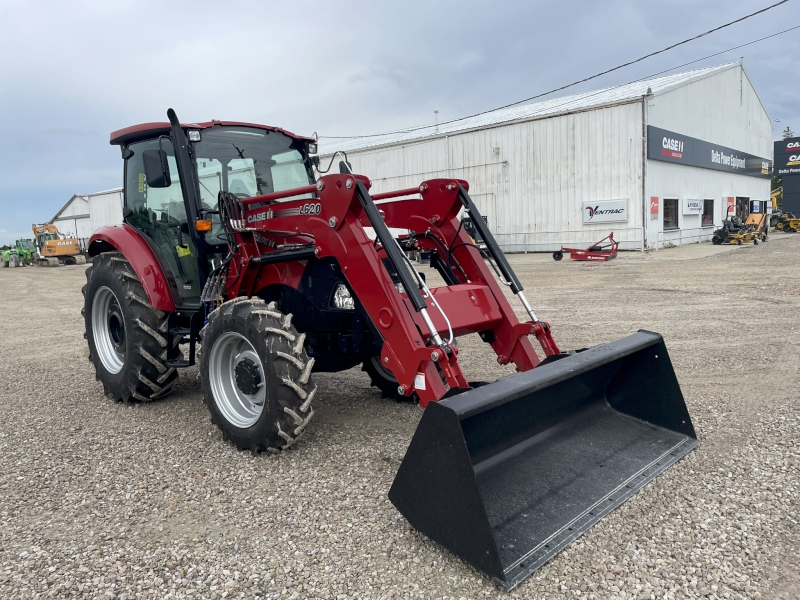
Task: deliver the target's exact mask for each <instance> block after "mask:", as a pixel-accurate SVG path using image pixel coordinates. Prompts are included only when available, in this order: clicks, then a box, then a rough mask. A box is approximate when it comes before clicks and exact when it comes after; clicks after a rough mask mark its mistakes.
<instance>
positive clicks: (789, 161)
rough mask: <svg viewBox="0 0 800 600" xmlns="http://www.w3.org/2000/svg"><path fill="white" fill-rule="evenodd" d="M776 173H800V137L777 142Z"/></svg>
mask: <svg viewBox="0 0 800 600" xmlns="http://www.w3.org/2000/svg"><path fill="white" fill-rule="evenodd" d="M775 175H800V138H797V137H796V138H789V139H788V140H781V141H779V142H775Z"/></svg>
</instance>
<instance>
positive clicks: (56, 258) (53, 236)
mask: <svg viewBox="0 0 800 600" xmlns="http://www.w3.org/2000/svg"><path fill="white" fill-rule="evenodd" d="M31 229H32V230H33V239H34V243H35V244H36V250H37V254H36V255H35V262H36V266H37V267H58V266H59V265H85V264H86V257H85V256H84V255H83V254H81V246H80V244H79V243H78V240H76V239H75V238H67V237H64V236H63V235H62V234H61V232H60V231H59V230H58V228H57V227H56V226H55V225H53V224H52V223H43V224H41V225H35V224H34V225H32V226H31Z"/></svg>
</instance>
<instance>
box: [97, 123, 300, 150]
mask: <svg viewBox="0 0 800 600" xmlns="http://www.w3.org/2000/svg"><path fill="white" fill-rule="evenodd" d="M214 125H234V126H238V127H254V128H255V129H264V130H267V131H279V132H280V133H284V134H286V135H288V136H289V137H293V138H295V139H298V140H308V141H309V142H313V141H314V138H310V137H306V136H304V135H295V134H294V133H292V132H291V131H286V130H285V129H281V128H280V127H271V126H269V125H258V124H256V123H241V122H239V121H208V122H206V123H181V127H182V128H183V129H208V128H209V127H213V126H214ZM170 129H171V126H170V124H169V123H167V122H161V123H142V124H140V125H132V126H130V127H126V128H125V129H118V130H117V131H115V132H113V133H112V134H111V144H113V145H116V146H120V145H122V144H127V143H128V142H133V141H136V140H137V139H145V138H149V137H152V136H153V135H155V134H157V133H168V132H169V131H170Z"/></svg>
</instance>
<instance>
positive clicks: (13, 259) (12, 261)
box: [8, 254, 20, 268]
mask: <svg viewBox="0 0 800 600" xmlns="http://www.w3.org/2000/svg"><path fill="white" fill-rule="evenodd" d="M19 265H20V262H19V256H18V255H16V254H12V255H11V256H9V257H8V266H9V267H11V268H16V267H18V266H19Z"/></svg>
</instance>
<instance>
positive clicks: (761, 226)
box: [744, 213, 769, 244]
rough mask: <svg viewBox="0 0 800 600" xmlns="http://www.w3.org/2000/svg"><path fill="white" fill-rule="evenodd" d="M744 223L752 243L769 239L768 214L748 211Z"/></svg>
mask: <svg viewBox="0 0 800 600" xmlns="http://www.w3.org/2000/svg"><path fill="white" fill-rule="evenodd" d="M744 225H745V227H747V228H749V229H750V232H751V233H752V235H753V243H754V244H757V243H758V242H766V241H767V239H769V216H768V215H767V214H766V213H750V215H749V216H748V217H747V219H746V220H745V222H744Z"/></svg>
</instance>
